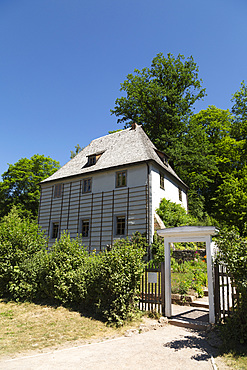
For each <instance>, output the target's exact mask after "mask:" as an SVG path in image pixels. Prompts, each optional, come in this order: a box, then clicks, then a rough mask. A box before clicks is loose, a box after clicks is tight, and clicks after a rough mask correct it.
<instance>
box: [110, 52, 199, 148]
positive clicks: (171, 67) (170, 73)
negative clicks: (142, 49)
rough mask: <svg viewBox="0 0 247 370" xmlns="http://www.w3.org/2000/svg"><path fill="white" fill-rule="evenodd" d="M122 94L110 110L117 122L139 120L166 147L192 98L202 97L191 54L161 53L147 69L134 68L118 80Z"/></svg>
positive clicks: (180, 127) (188, 111)
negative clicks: (132, 71)
mask: <svg viewBox="0 0 247 370" xmlns="http://www.w3.org/2000/svg"><path fill="white" fill-rule="evenodd" d="M120 91H122V92H125V93H126V94H127V96H125V97H124V96H122V97H120V98H118V99H116V101H115V107H114V109H112V110H111V113H112V114H115V115H116V116H117V117H119V118H118V122H121V123H124V124H125V126H126V127H128V126H129V125H130V124H131V123H132V122H136V123H141V124H142V125H143V128H144V130H145V131H146V133H147V134H148V136H149V137H150V139H151V140H152V141H153V143H154V144H155V145H156V146H157V147H158V148H159V149H160V150H166V151H167V152H168V154H170V153H169V148H170V146H171V144H173V142H174V140H175V139H177V138H178V137H179V136H180V135H181V134H182V133H183V132H184V131H185V127H186V122H187V119H188V117H189V116H190V115H191V114H192V110H193V106H194V104H195V102H196V101H198V100H200V99H202V98H203V97H204V96H205V89H204V88H202V81H201V80H200V79H199V78H198V66H197V65H196V63H195V62H194V60H193V58H192V56H191V57H189V58H188V59H187V60H185V57H184V56H183V55H180V54H179V55H178V57H177V58H175V57H174V56H173V55H172V54H168V55H167V58H165V57H164V55H163V54H162V53H159V54H157V56H156V57H155V58H154V59H153V61H152V63H151V67H150V68H143V69H142V70H138V69H135V70H134V74H129V75H127V79H126V80H125V81H124V82H123V83H121V88H120Z"/></svg>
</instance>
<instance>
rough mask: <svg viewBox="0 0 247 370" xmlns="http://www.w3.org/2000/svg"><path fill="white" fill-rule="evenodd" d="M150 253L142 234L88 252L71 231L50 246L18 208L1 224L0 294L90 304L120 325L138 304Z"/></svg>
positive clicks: (15, 297) (86, 306)
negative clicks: (145, 263) (105, 247)
mask: <svg viewBox="0 0 247 370" xmlns="http://www.w3.org/2000/svg"><path fill="white" fill-rule="evenodd" d="M140 241H141V242H140ZM139 243H140V246H139V245H138V244H139ZM145 253H146V245H145V243H144V242H143V238H141V239H140V236H139V235H135V237H134V238H133V240H132V241H129V240H120V241H117V242H116V243H115V245H114V247H113V248H112V250H111V251H109V252H107V251H105V252H103V253H99V254H92V255H89V254H88V253H87V252H86V251H85V249H84V248H83V246H82V243H81V241H80V239H79V238H77V239H71V238H70V235H69V234H67V233H66V232H65V233H63V234H62V235H61V238H60V239H59V240H58V241H56V242H55V243H54V244H53V246H52V247H51V248H50V249H49V250H48V247H47V241H46V239H45V238H44V237H43V236H42V233H41V232H40V230H39V228H38V226H37V225H36V224H35V223H34V222H30V221H29V220H27V219H21V218H20V217H19V215H18V212H17V210H16V209H13V210H12V211H11V212H10V214H9V215H8V216H6V217H4V219H3V220H2V222H1V224H0V294H1V296H2V297H8V298H11V299H14V300H17V301H18V300H29V301H34V302H40V301H43V302H46V303H56V304H63V305H66V306H70V307H73V308H75V307H76V308H79V307H80V308H88V309H90V310H94V311H96V312H98V313H99V314H100V315H101V316H103V317H104V318H106V319H107V320H108V321H109V322H115V323H116V324H118V325H120V324H122V322H123V320H125V319H127V318H130V317H132V315H133V313H134V312H135V309H136V307H137V305H136V298H137V294H138V289H139V284H140V279H141V275H142V272H143V269H144V262H143V256H144V254H145Z"/></svg>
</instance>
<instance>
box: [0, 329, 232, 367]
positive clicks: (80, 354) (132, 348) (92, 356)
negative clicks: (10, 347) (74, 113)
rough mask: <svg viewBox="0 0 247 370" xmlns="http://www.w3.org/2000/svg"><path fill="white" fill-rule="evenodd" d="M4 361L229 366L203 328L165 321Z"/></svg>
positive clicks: (67, 364) (15, 364)
mask: <svg viewBox="0 0 247 370" xmlns="http://www.w3.org/2000/svg"><path fill="white" fill-rule="evenodd" d="M129 335H130V336H125V337H120V338H115V339H112V340H106V341H102V342H98V343H92V344H86V345H82V346H78V347H71V348H63V349H61V350H54V351H51V352H49V353H35V354H32V355H31V356H26V357H18V358H13V359H9V360H5V361H0V369H6V370H8V369H18V370H22V369H25V370H29V369H30V370H31V369H32V370H33V369H35V370H39V369H42V370H46V369H47V370H48V369H49V370H53V369H54V370H55V369H56V370H57V369H59V370H63V369H66V370H69V369H73V370H74V369H75V370H76V369H94V370H97V369H137V370H138V369H141V370H142V369H165V370H170V369H171V370H177V369H179V370H180V369H182V370H186V369H190V370H192V369H197V370H198V369H200V370H204V369H205V370H208V369H216V368H218V369H220V370H221V369H226V367H225V366H224V365H223V364H220V362H219V360H218V359H217V360H216V362H217V365H218V367H216V366H214V363H215V361H214V360H212V356H215V355H216V350H215V349H214V347H212V346H210V345H209V343H208V341H207V340H206V338H205V334H204V333H203V332H195V331H192V330H190V329H185V328H181V327H176V326H172V325H165V326H163V327H160V328H157V329H156V330H150V331H147V332H142V333H141V334H138V333H137V331H136V332H135V333H129Z"/></svg>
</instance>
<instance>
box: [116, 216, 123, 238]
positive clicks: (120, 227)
mask: <svg viewBox="0 0 247 370" xmlns="http://www.w3.org/2000/svg"><path fill="white" fill-rule="evenodd" d="M116 235H125V216H117V219H116Z"/></svg>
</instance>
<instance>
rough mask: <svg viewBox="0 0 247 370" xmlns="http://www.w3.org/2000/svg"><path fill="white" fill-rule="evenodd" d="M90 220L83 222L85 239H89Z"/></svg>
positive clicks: (82, 227)
mask: <svg viewBox="0 0 247 370" xmlns="http://www.w3.org/2000/svg"><path fill="white" fill-rule="evenodd" d="M89 225H90V224H89V220H81V235H82V237H83V238H88V237H89V227H90V226H89Z"/></svg>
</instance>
